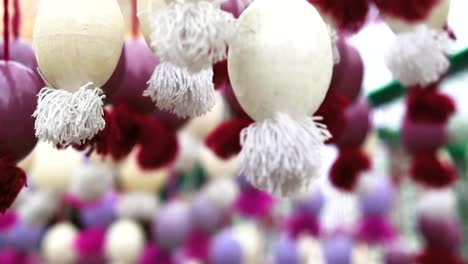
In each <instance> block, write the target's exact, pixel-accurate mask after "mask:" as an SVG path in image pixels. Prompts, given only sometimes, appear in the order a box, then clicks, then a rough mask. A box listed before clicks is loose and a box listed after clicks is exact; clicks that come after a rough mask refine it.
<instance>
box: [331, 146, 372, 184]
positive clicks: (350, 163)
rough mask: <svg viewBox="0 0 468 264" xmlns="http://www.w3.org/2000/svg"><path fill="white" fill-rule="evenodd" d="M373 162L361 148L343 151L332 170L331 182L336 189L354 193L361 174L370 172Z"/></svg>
mask: <svg viewBox="0 0 468 264" xmlns="http://www.w3.org/2000/svg"><path fill="white" fill-rule="evenodd" d="M370 167H371V162H370V160H369V158H368V157H367V155H366V154H365V153H364V152H363V151H362V150H361V149H359V148H347V149H342V150H341V151H340V153H339V156H338V158H337V159H336V160H335V162H334V163H333V165H332V167H331V170H330V181H331V183H332V184H333V186H335V187H336V188H338V189H340V190H343V191H352V190H353V189H354V187H355V186H356V184H357V182H358V178H359V175H360V173H362V172H364V171H366V170H369V169H370Z"/></svg>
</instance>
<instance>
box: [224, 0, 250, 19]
mask: <svg viewBox="0 0 468 264" xmlns="http://www.w3.org/2000/svg"><path fill="white" fill-rule="evenodd" d="M245 7H246V6H245V3H244V1H243V0H227V1H224V3H223V4H222V5H221V9H222V10H224V11H226V12H229V13H231V14H232V15H233V16H234V17H235V18H239V16H240V14H241V13H242V11H244V9H245Z"/></svg>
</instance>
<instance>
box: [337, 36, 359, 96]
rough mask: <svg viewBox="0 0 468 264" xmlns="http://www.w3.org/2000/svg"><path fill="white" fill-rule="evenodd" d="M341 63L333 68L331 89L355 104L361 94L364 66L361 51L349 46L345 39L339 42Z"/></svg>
mask: <svg viewBox="0 0 468 264" xmlns="http://www.w3.org/2000/svg"><path fill="white" fill-rule="evenodd" d="M337 45H338V50H339V52H340V63H339V64H336V65H335V66H334V68H333V75H332V81H331V84H330V89H332V90H335V91H338V92H340V93H341V94H343V95H344V96H346V97H347V98H348V99H349V100H350V101H351V102H354V101H355V100H356V99H357V98H358V96H359V94H360V93H361V87H362V80H363V78H364V65H363V62H362V58H361V55H359V51H358V50H357V49H356V48H354V47H353V46H351V45H349V44H348V43H347V42H346V40H345V39H343V37H341V38H340V39H339V40H338V43H337Z"/></svg>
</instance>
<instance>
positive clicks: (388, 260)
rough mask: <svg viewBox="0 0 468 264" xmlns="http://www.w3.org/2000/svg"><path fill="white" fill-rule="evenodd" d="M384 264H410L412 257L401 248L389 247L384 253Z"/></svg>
mask: <svg viewBox="0 0 468 264" xmlns="http://www.w3.org/2000/svg"><path fill="white" fill-rule="evenodd" d="M384 262H385V264H412V263H414V257H413V255H412V254H411V253H410V252H408V251H406V250H404V249H403V248H402V247H396V246H390V247H388V248H386V249H385V252H384Z"/></svg>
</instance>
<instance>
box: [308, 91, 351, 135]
mask: <svg viewBox="0 0 468 264" xmlns="http://www.w3.org/2000/svg"><path fill="white" fill-rule="evenodd" d="M349 104H350V102H349V99H348V98H346V97H345V96H343V95H342V94H341V93H339V92H337V91H333V90H329V91H328V93H327V96H326V97H325V99H324V100H323V103H322V105H320V108H319V109H318V110H317V112H316V113H315V115H316V116H322V117H323V121H322V122H323V123H324V124H325V125H327V129H328V131H330V133H331V134H332V135H333V137H332V138H331V139H329V140H328V141H327V142H326V143H327V144H332V143H335V142H336V141H337V140H339V139H340V138H341V136H342V135H343V132H344V130H345V127H346V117H345V111H346V108H347V107H348V106H349Z"/></svg>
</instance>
